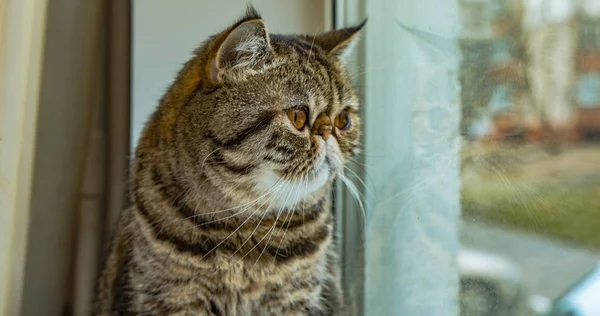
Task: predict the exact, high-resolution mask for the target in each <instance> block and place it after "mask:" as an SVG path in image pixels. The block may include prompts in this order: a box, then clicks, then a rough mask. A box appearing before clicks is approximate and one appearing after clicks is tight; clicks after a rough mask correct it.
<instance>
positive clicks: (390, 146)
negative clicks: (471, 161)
mask: <svg viewBox="0 0 600 316" xmlns="http://www.w3.org/2000/svg"><path fill="white" fill-rule="evenodd" d="M334 11H335V21H336V25H335V26H336V28H341V27H345V26H350V25H356V24H357V23H360V22H361V21H362V20H363V19H364V18H365V17H368V18H369V21H368V22H367V25H366V27H365V29H364V30H363V31H362V35H363V36H362V37H363V40H362V42H361V44H360V46H359V49H358V51H357V52H355V54H354V60H351V62H350V65H351V66H350V67H352V68H350V70H351V73H354V74H356V75H357V76H358V77H356V79H357V82H356V85H357V86H358V87H359V89H358V93H359V95H360V96H361V97H362V101H363V102H362V114H363V117H362V122H363V128H364V137H363V144H364V147H363V155H362V156H361V157H358V164H357V165H356V166H354V172H356V173H357V174H358V175H359V176H360V177H361V178H362V179H363V180H364V182H365V183H366V186H364V187H366V189H363V190H362V195H363V196H364V197H365V198H364V199H363V201H364V206H365V210H366V218H365V219H364V226H363V219H362V218H361V217H362V216H363V215H362V213H361V210H360V209H359V208H358V207H357V204H356V203H355V202H354V201H353V200H352V198H351V195H350V193H349V192H348V190H347V189H343V188H338V191H337V193H338V195H337V196H338V198H337V203H336V206H337V210H336V211H337V212H338V214H339V215H341V216H338V224H339V227H340V230H341V233H342V237H343V238H342V245H341V250H342V251H341V252H342V268H343V270H344V271H343V279H344V283H343V286H344V288H345V291H346V292H347V296H348V301H349V304H350V305H351V307H352V315H458V313H459V307H458V289H459V276H458V269H457V255H458V251H459V241H458V233H457V231H458V224H459V217H460V176H459V161H458V157H459V132H458V128H459V119H460V104H459V85H458V80H457V69H458V61H459V53H458V52H459V51H458V44H457V35H458V32H459V27H458V25H459V22H458V8H457V3H456V1H445V0H421V1H394V0H337V1H335V10H334ZM361 164H362V165H364V166H360V165H361ZM357 187H361V186H359V185H358V184H357Z"/></svg>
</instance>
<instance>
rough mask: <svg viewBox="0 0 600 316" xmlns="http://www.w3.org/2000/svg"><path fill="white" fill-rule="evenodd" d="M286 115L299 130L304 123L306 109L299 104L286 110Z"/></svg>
mask: <svg viewBox="0 0 600 316" xmlns="http://www.w3.org/2000/svg"><path fill="white" fill-rule="evenodd" d="M287 116H288V117H289V119H290V121H292V123H294V126H296V128H297V129H298V130H301V129H302V128H303V127H304V125H306V116H307V115H306V109H305V108H303V107H301V106H297V107H293V108H291V109H289V110H287Z"/></svg>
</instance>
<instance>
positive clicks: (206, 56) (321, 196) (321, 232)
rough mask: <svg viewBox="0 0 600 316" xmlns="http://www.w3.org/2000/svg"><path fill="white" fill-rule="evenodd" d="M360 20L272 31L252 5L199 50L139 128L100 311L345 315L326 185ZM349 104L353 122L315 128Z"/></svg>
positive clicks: (351, 99)
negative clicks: (304, 115)
mask: <svg viewBox="0 0 600 316" xmlns="http://www.w3.org/2000/svg"><path fill="white" fill-rule="evenodd" d="M361 26H362V25H361ZM359 29H360V27H356V28H349V29H344V30H339V31H332V32H330V33H326V34H323V35H319V36H316V37H314V36H281V35H272V34H268V32H267V30H266V28H265V27H264V22H263V21H262V19H261V18H260V16H259V15H258V14H257V13H256V11H254V9H252V8H250V9H249V10H248V13H247V14H246V16H245V17H244V18H243V19H241V20H240V21H239V22H237V23H235V24H234V25H233V26H231V27H229V28H228V29H227V30H225V31H224V32H222V33H220V34H218V35H216V36H214V37H212V38H210V39H209V40H208V41H207V42H206V43H205V44H204V45H202V46H201V47H200V48H199V49H198V50H197V51H196V52H195V55H194V57H193V58H192V59H191V60H190V61H188V62H187V63H186V64H185V65H184V67H183V69H182V70H181V71H180V72H179V74H178V76H177V78H176V79H175V82H174V83H173V84H172V85H171V87H170V89H169V90H168V91H167V93H166V94H165V95H164V97H163V98H162V100H161V101H160V104H159V106H158V108H157V110H156V112H155V113H154V114H153V115H152V116H151V118H150V119H149V121H148V123H147V124H146V127H145V129H144V132H143V134H142V136H141V138H140V140H139V143H138V147H137V151H136V155H135V162H134V166H133V175H132V188H131V202H132V205H133V206H132V207H131V208H129V209H127V210H125V211H123V213H122V215H121V218H120V222H119V224H118V228H117V231H116V235H115V237H114V240H113V243H112V247H111V252H110V256H109V258H108V261H107V264H106V267H105V270H104V273H103V275H102V277H101V279H100V285H99V293H98V297H97V304H96V310H95V315H137V314H147V315H334V314H335V315H337V314H341V313H343V305H344V304H343V302H342V293H341V291H340V285H339V275H338V262H337V254H336V253H335V249H334V248H335V247H334V245H333V243H332V231H333V221H334V220H333V214H332V212H331V201H330V196H331V182H332V180H333V178H334V177H335V176H336V175H337V174H339V173H341V172H342V171H343V166H344V163H345V162H346V161H347V159H348V158H349V157H351V156H352V155H353V154H354V152H355V151H356V148H357V145H358V138H359V131H360V125H359V124H360V122H359V118H358V117H357V115H356V113H357V111H356V107H357V106H358V103H357V98H356V96H355V95H354V92H353V89H352V87H351V85H350V80H349V78H348V76H347V75H346V73H345V71H344V63H343V59H342V54H343V53H345V50H347V49H348V44H349V43H350V41H351V40H353V38H354V35H355V34H356V33H357V32H358V30H359ZM241 45H246V46H241ZM295 106H303V107H306V108H307V109H308V113H309V118H308V120H307V121H308V123H307V125H306V126H305V127H304V128H303V129H302V130H297V129H296V128H295V127H294V125H293V124H292V123H291V122H290V120H289V118H288V117H287V116H286V110H287V109H289V108H292V107H295ZM344 109H348V110H350V113H351V114H350V115H351V121H352V125H351V127H350V128H349V129H347V130H344V131H340V130H338V129H336V128H333V131H332V134H331V135H330V136H329V137H328V138H327V140H324V139H323V138H322V137H321V136H320V135H318V132H315V128H312V127H314V126H313V125H315V120H316V119H317V117H318V116H319V114H324V115H326V116H328V117H329V118H330V119H327V120H323V122H325V123H322V124H331V122H332V120H333V118H334V117H335V116H336V115H337V114H338V113H340V111H342V110H344ZM320 124H321V123H320ZM311 130H312V132H311ZM316 130H320V128H317V129H316ZM300 195H302V196H300Z"/></svg>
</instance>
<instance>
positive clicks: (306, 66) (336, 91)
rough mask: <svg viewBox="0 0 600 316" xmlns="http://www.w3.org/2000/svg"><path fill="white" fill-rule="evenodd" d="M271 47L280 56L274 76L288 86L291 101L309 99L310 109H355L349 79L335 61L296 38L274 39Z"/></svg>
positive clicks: (307, 42) (277, 36) (312, 44)
mask: <svg viewBox="0 0 600 316" xmlns="http://www.w3.org/2000/svg"><path fill="white" fill-rule="evenodd" d="M272 45H273V49H274V51H275V53H276V54H277V59H278V62H277V63H278V64H279V66H278V67H275V69H273V73H272V75H274V77H275V78H276V80H278V81H279V83H280V84H283V85H284V86H285V89H286V90H287V92H289V93H292V95H290V96H289V97H292V98H296V99H298V98H300V99H302V98H303V97H308V98H310V99H311V100H305V101H310V103H309V104H308V105H311V107H317V108H319V110H325V109H321V108H322V107H327V108H329V109H330V110H331V109H332V108H333V110H336V109H337V108H339V107H348V106H349V107H356V106H357V105H358V102H357V98H356V96H355V95H354V90H353V89H352V85H351V83H350V78H349V77H348V74H347V73H346V72H345V71H344V69H343V68H342V67H341V66H340V65H339V64H338V63H336V60H335V59H333V58H331V57H329V56H327V54H326V53H325V52H324V51H323V50H322V49H320V48H319V47H317V46H316V45H314V43H312V42H310V41H308V40H305V39H302V38H298V37H294V36H282V35H273V38H272Z"/></svg>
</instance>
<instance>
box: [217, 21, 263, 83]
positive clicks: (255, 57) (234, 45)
mask: <svg viewBox="0 0 600 316" xmlns="http://www.w3.org/2000/svg"><path fill="white" fill-rule="evenodd" d="M270 55H271V44H270V41H269V33H268V31H267V26H266V25H265V22H264V21H263V20H262V19H260V18H251V19H247V20H245V21H243V22H241V23H239V24H238V25H237V26H235V27H234V28H233V29H232V30H231V31H229V34H227V35H226V37H225V39H224V40H223V42H222V43H221V45H220V46H219V48H218V50H217V51H216V54H215V55H214V57H213V58H212V60H211V63H210V78H211V80H212V81H213V82H219V81H220V80H221V77H222V74H223V72H225V71H228V70H231V69H248V70H257V69H259V68H260V67H261V66H263V65H264V63H265V62H266V61H267V60H268V58H269V56H270Z"/></svg>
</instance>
